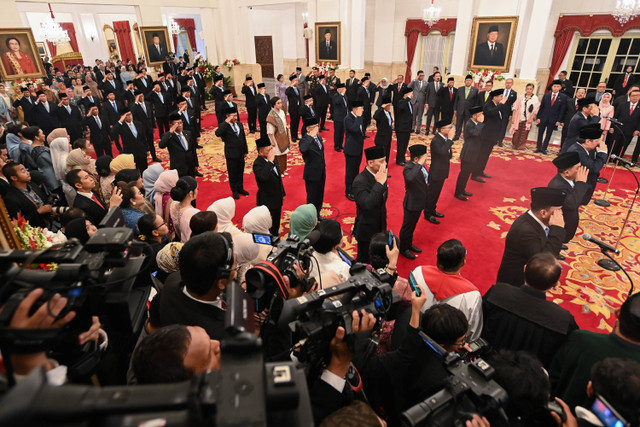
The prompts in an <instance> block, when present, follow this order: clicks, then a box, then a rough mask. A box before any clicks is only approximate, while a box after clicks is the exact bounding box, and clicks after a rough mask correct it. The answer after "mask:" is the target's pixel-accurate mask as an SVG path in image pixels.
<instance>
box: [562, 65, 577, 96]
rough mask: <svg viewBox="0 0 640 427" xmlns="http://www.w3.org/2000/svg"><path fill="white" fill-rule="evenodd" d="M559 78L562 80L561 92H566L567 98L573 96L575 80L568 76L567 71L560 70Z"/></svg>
mask: <svg viewBox="0 0 640 427" xmlns="http://www.w3.org/2000/svg"><path fill="white" fill-rule="evenodd" d="M558 80H560V82H562V89H560V92H562V93H564V94H565V95H566V96H567V98H571V97H573V94H574V89H573V82H572V81H571V80H569V79H568V78H567V72H566V71H560V72H559V73H558Z"/></svg>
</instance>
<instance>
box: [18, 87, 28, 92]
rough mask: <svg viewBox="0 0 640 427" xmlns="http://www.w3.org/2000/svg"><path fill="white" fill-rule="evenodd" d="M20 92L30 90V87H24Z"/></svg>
mask: <svg viewBox="0 0 640 427" xmlns="http://www.w3.org/2000/svg"><path fill="white" fill-rule="evenodd" d="M20 92H23V93H24V92H29V88H28V87H23V88H22V89H20Z"/></svg>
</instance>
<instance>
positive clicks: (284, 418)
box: [0, 283, 313, 427]
mask: <svg viewBox="0 0 640 427" xmlns="http://www.w3.org/2000/svg"><path fill="white" fill-rule="evenodd" d="M228 292H229V293H230V298H229V301H230V302H231V305H230V306H229V307H228V310H227V313H226V314H227V318H226V322H227V323H226V326H227V331H229V333H230V334H232V336H231V337H230V338H227V339H224V340H223V341H222V343H221V350H222V351H221V354H222V360H221V370H220V371H209V372H205V373H202V374H200V375H198V376H196V377H194V378H193V379H192V380H190V381H185V382H182V383H172V384H155V385H138V386H134V387H126V386H116V387H104V388H101V389H99V388H94V387H88V386H76V385H64V386H59V387H55V386H51V385H49V384H47V381H46V377H45V375H44V372H43V371H42V370H37V371H34V372H32V373H31V374H30V375H29V376H28V377H27V378H26V379H25V380H24V381H22V382H21V383H20V384H18V385H17V386H16V387H15V388H13V389H12V390H11V391H10V392H9V393H7V395H6V396H5V397H4V398H3V400H0V425H7V426H8V425H21V426H40V425H48V426H68V425H87V426H88V425H90V426H114V425H118V426H141V425H163V426H218V427H226V426H229V427H231V426H234V427H235V426H280V425H287V426H292V427H303V426H304V427H307V426H311V425H313V417H312V412H311V403H310V400H309V394H308V388H307V383H306V379H305V374H304V370H303V369H302V368H301V367H299V366H296V365H295V364H294V363H293V362H284V363H264V362H263V356H262V349H261V345H262V343H261V340H260V339H259V338H255V336H254V335H253V333H252V332H249V329H251V328H250V327H249V326H247V325H248V323H249V322H250V321H251V320H252V314H251V312H250V310H247V308H248V307H249V306H250V305H251V304H250V301H249V300H248V299H247V297H246V294H244V292H243V291H242V289H241V288H240V286H239V285H238V284H236V283H232V284H231V285H230V288H228Z"/></svg>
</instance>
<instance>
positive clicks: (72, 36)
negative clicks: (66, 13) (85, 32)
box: [60, 22, 80, 52]
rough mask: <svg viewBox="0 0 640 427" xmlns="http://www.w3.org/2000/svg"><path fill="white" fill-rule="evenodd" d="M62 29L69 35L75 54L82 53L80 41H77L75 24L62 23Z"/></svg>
mask: <svg viewBox="0 0 640 427" xmlns="http://www.w3.org/2000/svg"><path fill="white" fill-rule="evenodd" d="M60 27H62V29H63V30H65V31H66V32H67V34H68V35H69V43H70V44H71V49H73V51H74V52H80V49H78V40H77V39H76V28H75V27H74V26H73V22H62V23H60Z"/></svg>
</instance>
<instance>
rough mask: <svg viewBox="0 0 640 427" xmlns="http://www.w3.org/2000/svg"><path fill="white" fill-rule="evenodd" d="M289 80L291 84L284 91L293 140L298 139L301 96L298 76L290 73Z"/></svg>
mask: <svg viewBox="0 0 640 427" xmlns="http://www.w3.org/2000/svg"><path fill="white" fill-rule="evenodd" d="M289 81H290V82H291V85H290V86H289V87H288V88H287V90H286V91H285V95H287V106H288V107H287V109H288V110H289V111H288V113H289V126H290V127H291V129H290V131H291V141H293V142H295V141H297V140H298V139H299V138H298V128H299V127H300V105H301V104H302V97H301V96H300V89H298V77H297V76H296V75H295V74H291V75H290V76H289ZM334 132H335V129H334Z"/></svg>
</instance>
